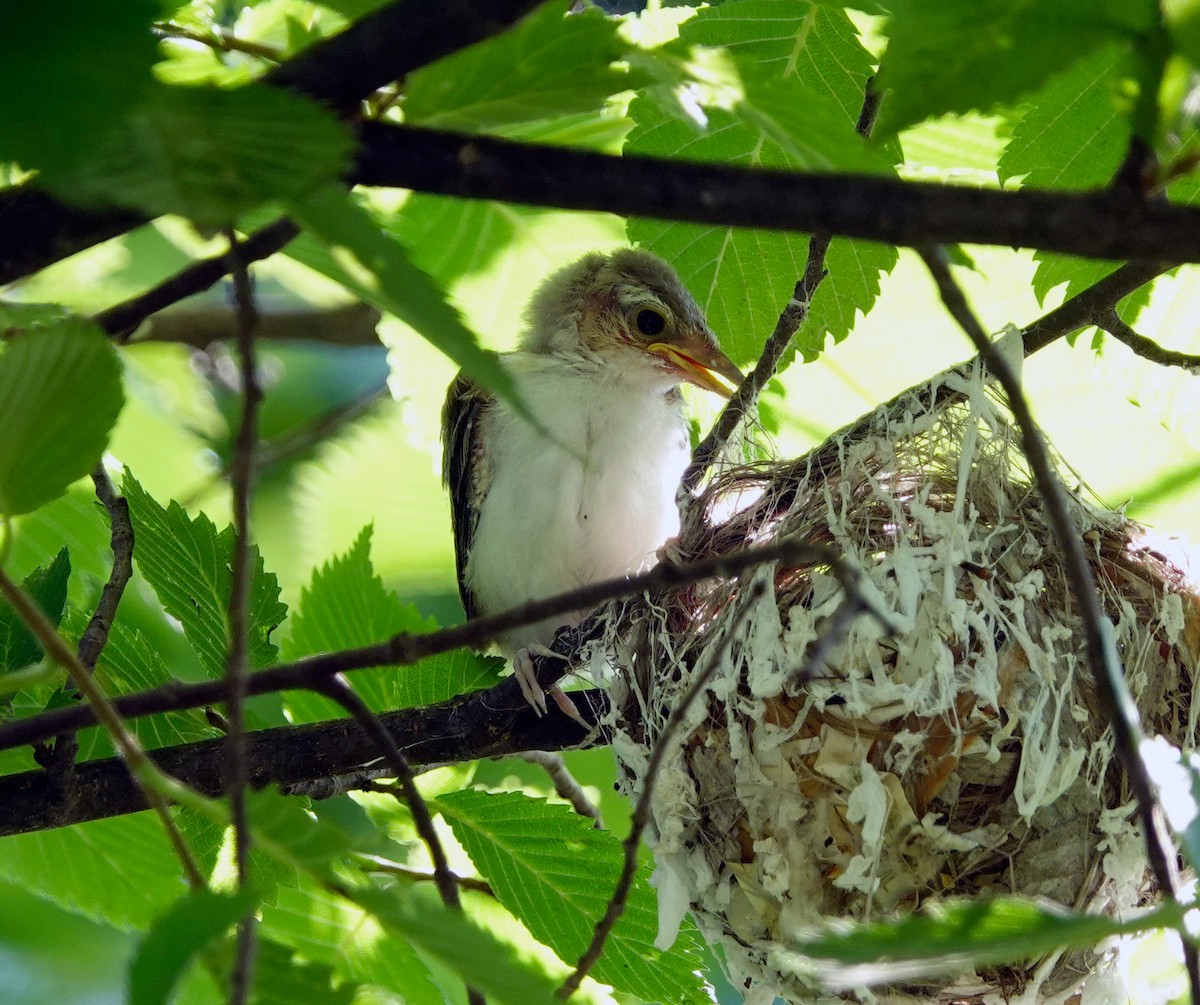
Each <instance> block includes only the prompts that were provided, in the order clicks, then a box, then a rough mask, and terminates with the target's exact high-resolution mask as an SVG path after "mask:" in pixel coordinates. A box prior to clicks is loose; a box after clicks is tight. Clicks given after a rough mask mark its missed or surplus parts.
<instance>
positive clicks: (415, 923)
mask: <svg viewBox="0 0 1200 1005" xmlns="http://www.w3.org/2000/svg"><path fill="white" fill-rule="evenodd" d="M352 894H353V900H354V901H355V903H357V904H358V905H359V906H361V907H363V908H364V909H366V910H367V911H369V912H370V913H371V914H372V915H373V916H374V917H375V918H376V919H377V920H378V921H379V923H380V924H381V925H383V927H384V928H385V929H386V930H388V931H389V932H391V933H392V934H393V935H398V936H400V937H401V938H403V939H405V940H407V941H408V942H409V944H410V945H412V946H413V947H414V948H415V949H417V950H418V951H419V952H421V953H423V954H425V955H427V956H429V957H430V958H432V959H433V960H436V961H437V962H438V963H440V964H441V965H443V966H445V967H448V968H449V969H451V970H452V971H454V972H455V973H456V974H458V975H459V976H460V977H461V978H462V979H463V981H464V982H465V983H466V984H467V985H469V986H470V987H473V988H475V989H477V990H478V991H480V992H482V993H483V995H484V996H485V997H486V998H487V1000H488V1001H489V1002H491V1001H495V1002H499V1003H503V1005H555V1003H557V1002H558V1001H559V999H558V998H557V997H556V996H555V994H554V991H555V983H554V981H553V980H552V979H551V978H550V977H549V975H548V974H547V973H546V971H545V970H544V969H543V968H542V967H541V965H540V964H539V963H538V962H537V961H535V960H530V959H521V958H518V957H516V956H515V955H514V954H513V952H512V949H511V948H510V947H509V946H507V945H505V944H504V943H503V942H501V941H500V940H499V939H498V938H496V936H495V935H493V934H492V933H491V932H489V931H486V930H484V929H482V928H479V927H478V926H476V925H475V924H473V923H472V922H471V921H470V920H469V919H468V918H467V917H466V916H464V915H463V914H461V913H459V912H456V911H450V910H448V909H447V908H445V907H444V906H442V904H441V903H440V902H438V901H437V900H436V899H434V895H433V891H432V890H419V889H409V890H404V891H402V892H399V891H395V890H390V891H384V890H374V889H363V890H354V891H352Z"/></svg>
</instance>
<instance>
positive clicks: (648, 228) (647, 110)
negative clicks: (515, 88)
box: [626, 0, 897, 363]
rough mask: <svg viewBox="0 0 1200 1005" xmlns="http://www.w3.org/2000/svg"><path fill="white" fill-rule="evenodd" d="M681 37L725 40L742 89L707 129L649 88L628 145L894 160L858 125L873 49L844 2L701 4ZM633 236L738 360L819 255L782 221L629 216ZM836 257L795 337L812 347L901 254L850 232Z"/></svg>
mask: <svg viewBox="0 0 1200 1005" xmlns="http://www.w3.org/2000/svg"><path fill="white" fill-rule="evenodd" d="M680 42H681V44H687V45H696V44H699V45H706V46H717V45H723V46H726V47H727V48H728V49H729V50H730V51H731V52H732V54H733V58H732V64H731V65H732V67H734V68H735V69H736V71H737V74H736V75H737V77H738V79H739V80H740V82H741V86H742V88H743V92H744V93H743V95H742V96H741V98H740V99H739V100H737V101H735V102H732V103H730V104H729V106H728V107H712V108H708V109H707V110H706V111H705V115H706V118H707V124H706V126H705V127H704V129H703V130H702V131H698V130H697V128H696V126H695V124H694V123H689V122H687V121H686V120H684V119H683V118H680V117H677V116H675V115H673V114H671V113H670V111H669V110H668V109H666V108H664V107H663V106H662V104H661V103H660V102H659V101H657V100H656V99H655V97H654V96H653V95H652V94H647V95H645V96H640V97H638V98H637V99H636V100H635V101H634V102H633V104H632V105H631V106H630V116H631V117H632V118H633V119H634V121H635V122H636V123H637V125H636V126H635V128H634V130H633V131H632V132H631V133H630V136H629V140H628V143H627V146H626V149H627V150H630V151H632V152H636V153H644V154H651V155H660V156H680V157H686V158H688V159H695V160H711V161H719V162H723V163H734V164H743V165H762V166H766V167H785V168H798V169H806V170H831V169H845V170H848V169H856V170H860V171H862V170H872V171H880V170H887V168H888V161H887V158H886V157H885V156H884V153H883V152H882V151H880V150H877V149H871V148H868V147H867V146H866V144H865V142H864V141H863V140H862V138H861V137H859V136H858V135H857V134H856V133H855V131H854V123H855V120H856V118H857V116H858V110H859V108H860V106H861V104H862V99H863V91H864V88H865V85H866V81H867V78H868V77H869V76H870V74H871V57H870V54H869V53H868V52H867V51H866V49H864V48H863V46H862V45H861V43H860V42H859V40H858V36H857V33H856V31H855V28H854V26H853V24H852V23H851V22H850V20H849V18H848V17H847V16H846V14H845V12H844V11H841V10H833V9H831V8H828V7H822V6H818V5H812V4H800V3H788V2H782V0H741V2H737V3H727V4H723V5H721V6H719V7H713V8H710V9H707V10H704V11H701V12H700V13H698V14H697V15H696V17H694V18H692V19H691V20H690V21H688V22H687V23H686V24H685V25H684V26H683V28H682V30H681V34H680ZM751 55H753V56H754V57H755V58H751ZM808 111H812V113H813V117H812V123H813V124H812V125H811V126H810V124H809V122H808V121H807V112H808ZM629 236H630V237H631V238H632V239H634V240H636V241H637V242H638V243H639V244H641V245H642V246H644V247H646V248H648V249H649V250H651V251H654V252H656V253H657V254H659V255H661V256H662V257H663V258H665V259H667V261H669V262H671V264H672V265H673V266H674V267H675V268H676V270H677V271H678V272H679V274H680V278H681V279H683V281H684V284H685V285H686V286H687V287H688V288H689V289H690V290H691V291H692V293H693V295H694V296H696V298H697V301H698V302H699V304H700V306H701V308H702V309H703V310H704V311H705V313H706V316H707V318H708V321H709V324H710V325H711V326H712V328H713V330H714V331H716V332H717V333H718V335H719V336H720V337H721V340H722V347H723V348H724V349H725V350H726V352H727V353H729V355H730V356H731V357H732V358H733V359H734V361H735V362H738V363H745V362H748V361H750V360H752V359H755V358H757V356H758V354H759V352H760V351H761V348H762V343H763V341H764V340H765V338H766V336H767V335H768V334H770V332H771V330H772V329H773V328H774V326H775V322H776V320H777V319H778V317H779V312H780V310H781V309H782V308H783V306H784V305H785V304H786V303H787V302H788V300H789V299H790V298H791V296H792V292H793V289H794V287H795V284H796V281H797V279H798V278H799V277H800V275H801V274H802V273H803V271H804V265H805V261H806V259H807V256H808V240H807V238H804V237H800V236H794V235H788V234H782V233H774V232H765V231H748V230H738V229H734V228H728V227H704V226H695V225H692V224H678V223H666V222H663V221H659V220H631V221H630V224H629ZM829 256H830V258H829V275H828V276H827V277H826V279H825V281H824V282H823V283H822V285H821V287H820V289H819V290H818V292H817V295H816V297H815V298H814V299H813V303H812V305H811V308H810V313H809V319H808V322H807V323H806V325H805V328H804V329H803V331H802V333H801V336H800V339H799V341H798V344H799V345H800V347H801V348H802V350H803V352H804V353H805V355H806V356H813V355H815V354H816V353H817V352H819V351H820V349H821V347H822V346H823V345H824V342H825V339H826V337H828V336H832V337H833V338H834V339H835V340H840V339H842V338H844V337H845V336H846V334H847V333H848V332H849V331H850V329H851V327H852V326H853V324H854V322H855V319H856V316H857V312H858V311H860V310H861V311H864V312H865V311H867V310H869V309H870V306H871V304H872V303H873V302H874V299H875V296H876V295H877V293H878V289H879V278H880V274H881V273H882V272H886V271H888V270H890V269H891V268H892V266H893V265H894V264H895V262H896V260H897V255H896V251H895V249H894V248H892V247H890V246H886V245H875V244H870V243H869V242H861V241H854V242H851V241H845V240H842V239H838V240H835V241H834V242H833V244H832V245H831V247H830V252H829Z"/></svg>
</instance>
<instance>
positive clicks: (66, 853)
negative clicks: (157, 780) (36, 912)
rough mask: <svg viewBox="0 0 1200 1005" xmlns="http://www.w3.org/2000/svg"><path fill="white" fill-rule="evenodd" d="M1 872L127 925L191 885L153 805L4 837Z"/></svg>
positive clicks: (74, 907) (81, 910) (146, 920)
mask: <svg viewBox="0 0 1200 1005" xmlns="http://www.w3.org/2000/svg"><path fill="white" fill-rule="evenodd" d="M0 876H3V877H4V878H5V879H8V880H11V881H12V882H14V883H19V884H20V885H21V886H23V887H25V888H26V889H27V890H31V891H32V892H34V893H36V894H37V895H38V896H40V897H44V898H46V899H47V900H52V901H54V903H56V904H59V905H60V906H62V907H64V908H66V909H67V910H69V911H72V912H74V913H76V914H82V915H84V916H85V917H88V918H92V919H95V920H97V921H104V922H106V923H108V924H110V925H113V926H114V927H117V928H121V929H129V928H141V929H144V928H145V927H146V926H148V925H149V924H150V923H151V921H152V920H153V919H154V918H156V917H157V916H158V915H159V914H161V913H162V912H163V911H164V910H166V908H167V907H168V905H170V904H171V903H173V902H174V901H175V900H176V898H177V897H178V896H179V895H180V894H181V893H182V892H183V891H184V888H185V887H184V880H183V875H182V873H181V871H180V868H179V861H178V859H176V858H175V854H174V852H173V851H172V849H171V845H170V842H169V841H168V840H167V837H166V834H165V833H164V832H163V829H162V824H161V823H159V821H158V818H157V817H156V816H154V814H152V813H149V812H146V813H136V814H133V815H131V816H124V817H113V818H112V819H109V820H93V821H91V822H89V823H85V824H76V825H74V826H72V827H59V828H56V829H54V830H45V831H35V832H33V833H30V834H16V835H12V836H10V837H4V838H0Z"/></svg>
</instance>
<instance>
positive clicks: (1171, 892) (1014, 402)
mask: <svg viewBox="0 0 1200 1005" xmlns="http://www.w3.org/2000/svg"><path fill="white" fill-rule="evenodd" d="M920 250H921V257H922V258H923V259H924V261H925V264H926V266H927V267H928V269H929V272H930V274H931V275H932V276H933V279H934V282H935V283H936V284H937V288H938V292H939V293H940V294H941V297H942V301H943V303H944V304H945V305H946V309H947V311H949V313H950V315H951V316H952V317H953V318H954V319H955V321H957V322H958V324H959V326H960V327H961V328H962V330H963V331H964V332H965V333H966V335H967V337H968V338H969V339H970V340H971V342H972V343H973V344H974V345H975V348H976V349H977V350H978V352H979V355H980V358H981V359H982V360H983V363H984V365H985V366H986V368H987V370H988V372H989V373H991V374H992V375H993V376H994V377H995V378H996V380H997V382H998V383H999V384H1000V386H1001V387H1002V388H1003V389H1004V394H1005V397H1006V398H1007V399H1008V407H1009V409H1010V410H1011V411H1012V413H1013V418H1014V419H1015V420H1016V424H1017V430H1018V432H1019V433H1020V437H1021V446H1022V448H1023V449H1024V453H1025V459H1026V461H1027V462H1028V464H1029V469H1030V471H1031V472H1032V474H1033V477H1034V483H1035V484H1036V486H1037V489H1038V492H1039V494H1040V495H1041V498H1042V504H1043V506H1045V508H1046V515H1047V517H1048V518H1049V521H1050V527H1051V530H1052V531H1053V534H1054V540H1055V544H1056V545H1057V546H1058V550H1059V553H1060V554H1061V555H1062V559H1063V566H1064V570H1065V572H1066V576H1067V582H1068V583H1069V585H1070V588H1071V596H1072V597H1073V598H1074V601H1075V604H1076V607H1077V609H1078V611H1079V619H1080V622H1081V623H1082V627H1083V637H1084V644H1085V646H1086V650H1087V658H1088V665H1089V666H1090V668H1091V672H1092V677H1093V679H1094V680H1095V682H1096V690H1097V695H1098V696H1099V698H1100V702H1101V705H1102V707H1103V708H1104V710H1105V712H1106V713H1107V717H1108V722H1109V725H1110V726H1111V727H1112V731H1113V737H1114V740H1115V745H1116V752H1117V757H1118V759H1119V760H1120V762H1121V766H1122V767H1123V768H1124V770H1125V777H1126V778H1127V779H1128V780H1129V784H1130V788H1131V789H1132V790H1133V793H1134V796H1135V798H1136V800H1137V806H1138V815H1139V817H1140V818H1141V821H1142V831H1143V835H1144V838H1145V841H1146V851H1147V856H1148V858H1149V861H1150V867H1151V869H1152V871H1153V872H1154V876H1155V879H1156V880H1157V881H1158V884H1159V887H1160V888H1161V889H1162V890H1163V891H1165V892H1166V893H1167V895H1168V896H1170V897H1171V898H1173V899H1175V900H1178V899H1179V896H1178V894H1179V874H1178V868H1177V866H1176V863H1175V853H1174V850H1173V849H1172V847H1171V839H1170V837H1169V835H1168V833H1167V827H1166V823H1165V821H1164V820H1163V816H1162V810H1161V808H1160V807H1159V804H1158V800H1157V798H1156V797H1155V793H1154V785H1153V783H1152V782H1151V780H1150V776H1149V774H1148V773H1147V771H1146V765H1145V763H1144V762H1143V761H1142V757H1141V753H1140V745H1141V741H1142V739H1143V737H1142V731H1141V725H1140V723H1139V717H1138V711H1137V707H1136V706H1135V705H1134V703H1133V698H1132V697H1131V696H1130V694H1129V690H1128V688H1127V686H1126V684H1125V676H1124V672H1123V670H1122V668H1121V661H1120V657H1119V656H1118V655H1117V651H1116V647H1115V646H1114V644H1113V639H1112V631H1111V627H1110V625H1109V622H1108V619H1107V618H1106V617H1105V615H1104V609H1103V608H1102V607H1101V604H1100V595H1099V593H1098V591H1097V589H1096V582H1095V578H1094V576H1093V575H1092V569H1091V565H1090V564H1089V563H1088V558H1087V552H1086V550H1085V548H1084V543H1083V536H1082V535H1081V534H1080V533H1079V529H1078V528H1077V527H1075V526H1074V524H1073V522H1072V520H1071V515H1070V512H1069V511H1068V509H1067V496H1066V493H1065V492H1064V490H1063V487H1062V483H1061V482H1060V480H1059V478H1058V475H1057V473H1056V472H1055V470H1054V465H1053V462H1052V461H1051V460H1050V454H1049V451H1048V450H1047V447H1046V441H1045V438H1044V437H1043V435H1042V432H1041V430H1040V429H1039V428H1038V426H1037V424H1036V423H1035V421H1034V418H1033V413H1032V412H1031V411H1030V409H1029V404H1028V403H1027V402H1026V400H1025V395H1024V393H1023V392H1022V390H1021V382H1020V378H1019V377H1018V376H1017V374H1016V373H1015V372H1014V371H1013V369H1012V367H1011V366H1009V363H1008V360H1006V359H1005V358H1004V356H1003V355H1001V353H1000V352H999V351H998V350H997V349H996V347H995V345H993V343H992V342H991V340H990V339H989V338H988V336H987V333H986V332H985V331H984V329H983V326H982V325H981V324H980V323H979V320H978V318H976V317H975V314H974V312H973V311H972V310H971V308H970V305H969V304H968V303H967V300H966V297H965V296H964V295H963V292H962V289H961V287H959V285H958V283H957V282H956V281H955V279H954V276H953V275H951V273H950V267H949V266H948V265H947V264H946V262H945V259H944V257H943V256H942V254H941V252H940V250H939V249H936V248H928V247H927V248H922V249H920ZM1184 942H1185V948H1184V957H1185V960H1186V961H1187V969H1188V975H1189V979H1190V981H1191V987H1192V999H1193V1000H1194V1001H1200V956H1198V955H1197V951H1196V947H1195V946H1194V945H1190V944H1189V943H1188V940H1186V939H1185V940H1184Z"/></svg>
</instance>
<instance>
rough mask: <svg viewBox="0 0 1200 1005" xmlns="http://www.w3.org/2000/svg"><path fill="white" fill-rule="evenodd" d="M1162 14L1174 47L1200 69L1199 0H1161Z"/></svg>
mask: <svg viewBox="0 0 1200 1005" xmlns="http://www.w3.org/2000/svg"><path fill="white" fill-rule="evenodd" d="M1162 12H1163V19H1164V20H1165V21H1166V24H1167V30H1168V31H1169V32H1170V34H1171V40H1172V41H1173V42H1174V43H1175V47H1176V48H1177V49H1178V50H1179V51H1180V52H1181V53H1183V55H1184V56H1186V57H1187V58H1188V61H1189V62H1190V63H1191V64H1192V66H1195V67H1200V0H1162Z"/></svg>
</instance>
